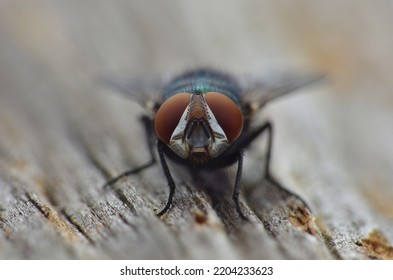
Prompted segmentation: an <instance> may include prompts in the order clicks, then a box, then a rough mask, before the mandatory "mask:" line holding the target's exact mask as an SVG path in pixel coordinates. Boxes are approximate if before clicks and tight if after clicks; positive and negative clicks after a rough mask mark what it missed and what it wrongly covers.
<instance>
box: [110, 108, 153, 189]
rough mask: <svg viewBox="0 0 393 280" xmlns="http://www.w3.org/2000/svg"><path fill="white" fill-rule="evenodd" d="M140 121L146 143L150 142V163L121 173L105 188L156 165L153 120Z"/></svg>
mask: <svg viewBox="0 0 393 280" xmlns="http://www.w3.org/2000/svg"><path fill="white" fill-rule="evenodd" d="M140 120H141V122H142V124H143V127H144V130H145V137H146V141H147V142H148V148H149V152H150V161H148V162H147V163H145V164H143V165H141V166H138V167H135V168H133V169H130V170H126V171H124V172H123V173H120V174H119V175H117V176H116V177H114V178H112V179H110V180H109V181H108V182H106V183H105V185H104V188H107V187H111V186H113V185H114V184H115V183H116V182H117V181H119V180H120V179H121V178H123V177H126V176H130V175H132V174H137V173H139V172H141V171H143V170H145V169H147V168H149V167H150V166H153V165H154V164H155V163H156V159H155V157H154V152H153V146H154V143H153V141H154V140H153V139H155V137H154V130H153V123H152V120H151V119H150V118H149V117H147V116H142V117H141V119H140Z"/></svg>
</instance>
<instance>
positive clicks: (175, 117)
mask: <svg viewBox="0 0 393 280" xmlns="http://www.w3.org/2000/svg"><path fill="white" fill-rule="evenodd" d="M190 97H191V95H190V94H189V93H178V94H175V95H173V96H171V97H170V98H169V99H167V100H166V101H165V102H164V103H163V104H162V105H161V107H160V108H159V109H158V111H157V114H156V118H155V120H154V127H155V130H156V134H157V136H158V138H159V139H160V140H161V141H163V142H165V143H166V144H169V140H170V139H171V136H172V133H173V131H174V130H175V128H176V126H177V124H178V123H179V121H180V118H181V116H182V115H183V113H184V110H185V109H186V108H187V105H188V103H189V102H190Z"/></svg>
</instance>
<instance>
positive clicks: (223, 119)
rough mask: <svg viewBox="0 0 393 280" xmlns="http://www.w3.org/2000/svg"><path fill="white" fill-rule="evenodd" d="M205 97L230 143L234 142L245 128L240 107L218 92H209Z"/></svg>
mask: <svg viewBox="0 0 393 280" xmlns="http://www.w3.org/2000/svg"><path fill="white" fill-rule="evenodd" d="M205 98H206V102H207V105H209V108H210V110H211V111H212V112H213V114H214V116H215V117H216V119H217V122H218V124H219V125H220V126H221V128H222V129H223V130H224V132H225V135H226V136H227V138H228V141H229V143H232V142H233V141H235V140H236V139H237V138H238V137H239V135H240V133H241V132H242V129H243V115H242V112H241V111H240V108H239V107H238V106H237V105H236V103H235V102H233V100H232V99H230V98H229V97H227V96H226V95H224V94H221V93H218V92H208V93H206V97H205Z"/></svg>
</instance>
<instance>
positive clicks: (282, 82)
mask: <svg viewBox="0 0 393 280" xmlns="http://www.w3.org/2000/svg"><path fill="white" fill-rule="evenodd" d="M270 76H271V75H269V77H264V78H255V77H243V79H240V81H239V82H240V85H241V87H242V88H243V89H244V90H243V92H244V96H243V102H244V104H245V106H247V107H248V108H249V109H251V110H252V111H253V112H255V111H257V110H260V109H261V108H262V107H263V106H265V105H266V103H268V102H270V101H272V100H274V99H276V98H279V97H281V96H284V95H287V94H289V93H292V92H295V91H296V90H298V89H300V88H303V87H306V86H308V85H311V84H314V83H317V82H320V81H323V80H325V76H324V75H321V74H296V75H295V74H285V75H282V74H281V75H274V76H271V77H270Z"/></svg>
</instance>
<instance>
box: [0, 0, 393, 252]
mask: <svg viewBox="0 0 393 280" xmlns="http://www.w3.org/2000/svg"><path fill="white" fill-rule="evenodd" d="M349 3H351V4H349ZM388 5H389V4H388V3H387V2H378V3H375V4H373V3H371V2H367V1H349V2H348V3H347V4H346V5H344V4H343V3H342V2H341V1H331V2H323V1H293V2H291V3H289V2H288V3H287V2H285V3H279V2H277V1H263V2H261V1H247V2H245V3H243V2H242V3H240V2H239V1H190V2H189V1H186V2H183V1H165V2H164V1H143V3H142V1H116V2H109V1H45V0H40V1H2V3H1V4H0V6H1V7H0V38H1V40H0V85H1V89H0V258H1V259H368V258H377V259H391V258H392V254H391V251H392V245H391V244H392V242H393V235H392V234H393V230H392V229H393V220H392V218H393V206H392V203H391V201H393V183H392V182H393V173H392V172H391V171H392V170H393V149H391V143H392V140H393V130H392V126H391V120H392V117H393V115H392V112H393V110H392V108H393V96H392V90H391V89H392V86H393V81H392V79H391V77H390V73H392V70H393V69H392V64H391V63H389V61H392V58H393V57H392V52H391V50H392V49H393V38H392V36H391V30H390V28H388V27H389V26H392V18H391V16H390V14H389V13H388V12H387V11H388V10H390V9H391V7H385V6H388ZM349 14H350V15H349ZM200 65H203V66H206V65H207V66H215V67H219V68H222V69H224V70H227V71H229V72H232V73H235V74H239V75H242V74H253V75H266V74H268V75H271V76H272V75H274V73H278V75H279V73H284V72H288V71H289V72H290V71H295V72H296V71H298V70H299V71H303V70H307V71H315V72H323V73H326V74H327V76H328V77H329V82H327V83H325V84H323V85H319V86H313V87H310V88H305V89H304V90H302V91H299V92H298V93H297V94H296V95H292V96H290V97H288V98H287V99H284V98H283V99H280V100H279V101H277V102H275V103H272V104H271V105H269V106H267V107H266V110H265V111H264V113H263V114H262V115H261V116H260V117H259V118H258V119H257V120H256V122H257V123H258V122H260V121H263V119H266V118H269V119H271V120H272V121H273V123H274V125H275V138H274V144H273V158H272V170H273V173H274V175H275V177H276V178H277V180H278V181H279V182H280V183H281V184H282V185H284V186H285V187H286V188H288V190H290V191H291V192H293V193H296V194H297V195H298V196H294V195H293V194H292V193H290V192H288V191H286V190H284V189H282V188H280V187H278V186H277V185H276V184H274V183H272V182H268V181H266V180H264V178H263V174H261V172H262V170H263V166H264V164H265V163H264V160H263V159H264V151H265V146H266V141H265V140H266V139H264V138H263V137H262V138H261V139H260V140H258V141H256V143H254V145H253V146H252V147H251V149H250V150H248V151H247V152H246V154H245V166H244V169H245V171H244V175H243V191H242V196H241V205H242V207H243V209H244V212H245V214H246V215H247V216H248V217H249V221H243V220H241V219H240V218H239V217H238V215H237V213H236V211H235V208H234V205H233V204H232V202H231V200H230V199H226V200H224V202H223V203H222V205H221V207H220V208H219V209H214V208H213V207H212V203H211V199H210V197H209V196H208V195H207V194H206V193H205V192H204V191H202V190H200V188H198V186H197V185H195V184H194V183H193V182H192V181H191V180H190V179H189V177H187V176H186V175H184V174H183V172H181V167H178V166H175V165H174V164H171V169H173V170H176V171H179V172H176V173H179V174H177V175H176V180H177V190H176V194H175V197H174V204H173V207H172V208H171V209H170V211H169V212H168V213H167V214H166V215H164V216H163V217H162V218H158V217H156V216H155V213H157V211H159V210H160V209H161V208H162V207H163V206H164V204H165V202H166V198H167V195H168V193H167V192H168V190H167V186H166V182H165V180H164V176H163V173H162V171H161V169H160V168H159V166H157V167H153V168H150V169H149V170H146V171H144V172H142V173H140V174H137V175H135V176H130V177H129V178H125V179H123V180H121V181H119V182H118V183H116V184H115V185H114V187H113V188H111V189H106V190H104V189H103V188H102V186H103V185H104V183H105V182H106V181H107V180H108V179H109V178H111V177H113V176H115V175H117V174H119V173H120V172H122V171H124V170H127V169H129V168H132V167H135V166H138V165H141V164H143V163H146V162H147V161H148V159H149V153H148V149H147V145H146V143H145V139H144V135H143V127H142V126H141V124H140V122H139V121H138V118H139V116H140V115H141V114H142V113H143V110H142V109H141V108H140V107H138V105H136V104H134V103H132V102H131V101H129V100H127V99H125V98H124V97H122V96H120V95H117V94H116V93H115V92H114V91H113V90H110V89H108V88H104V87H102V86H101V85H100V84H99V83H97V79H96V78H97V77H99V76H100V75H103V74H104V75H105V74H114V75H116V74H119V75H123V76H124V75H128V76H129V77H130V79H131V78H141V77H142V78H144V77H153V76H157V75H158V76H160V75H163V76H168V75H170V74H173V73H175V74H176V73H178V72H179V71H181V70H183V69H189V68H191V67H193V66H200ZM233 171H234V170H233V169H231V168H229V169H228V170H224V171H222V172H219V173H218V175H216V176H218V178H219V180H220V183H219V184H220V187H221V188H224V189H225V188H226V189H229V190H230V186H231V184H232V182H233V176H234V175H233V174H234V173H233ZM304 201H305V202H306V203H307V205H308V206H306V205H305V204H304V203H303V202H304Z"/></svg>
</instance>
